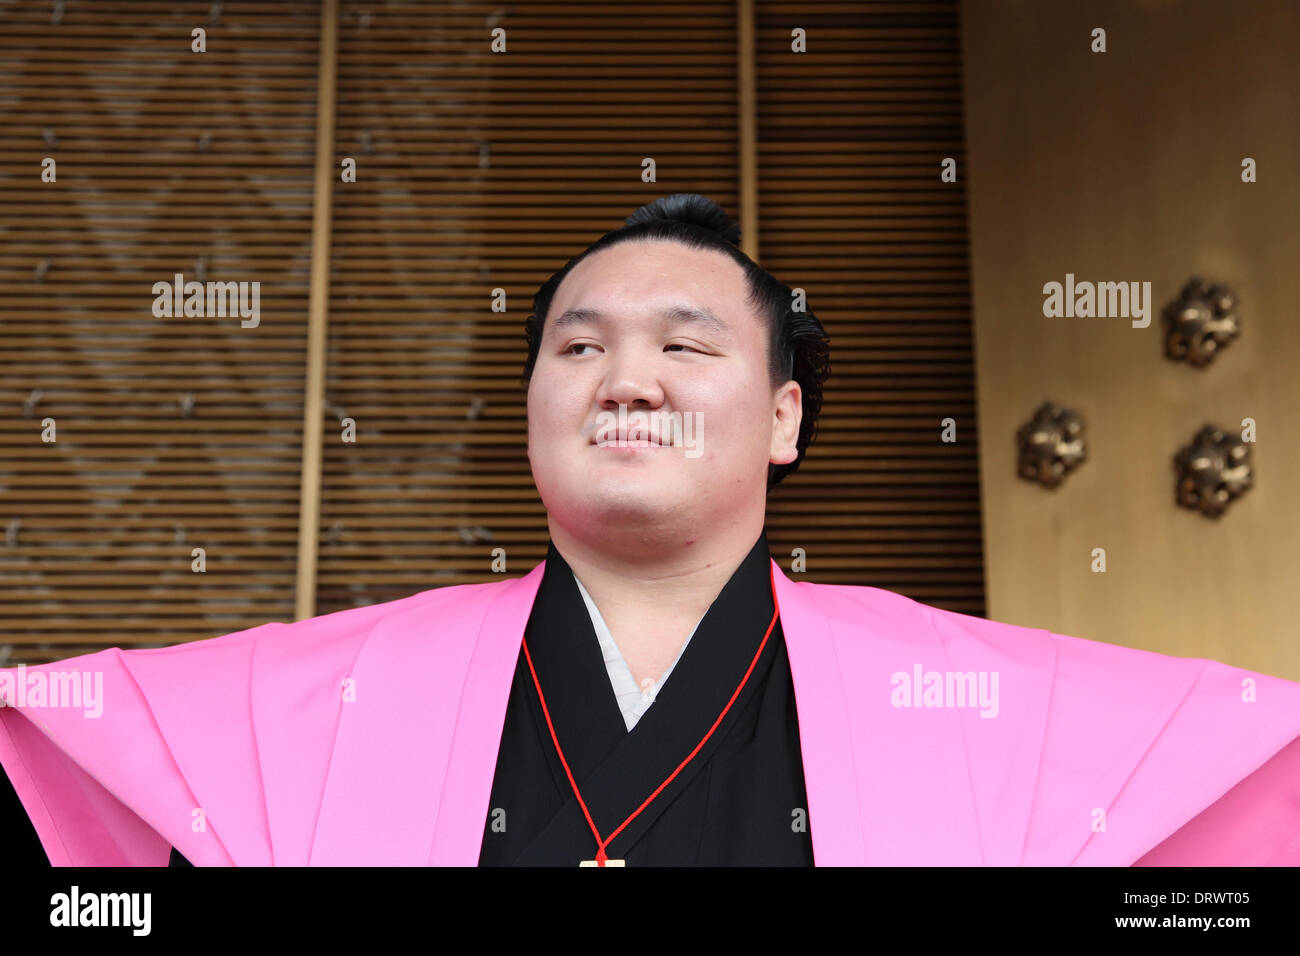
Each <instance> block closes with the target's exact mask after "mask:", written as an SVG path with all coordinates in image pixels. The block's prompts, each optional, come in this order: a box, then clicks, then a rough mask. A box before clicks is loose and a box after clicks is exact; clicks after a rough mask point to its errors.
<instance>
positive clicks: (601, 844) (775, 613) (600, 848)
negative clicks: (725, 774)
mask: <svg viewBox="0 0 1300 956" xmlns="http://www.w3.org/2000/svg"><path fill="white" fill-rule="evenodd" d="M768 573H769V577H770V578H771V582H772V620H771V621H770V622H769V623H768V625H767V633H765V634H764V635H763V640H762V641H760V642H759V645H758V651H757V652H755V654H754V659H753V660H752V661H750V662H749V669H748V670H747V671H745V676H744V677H742V678H741V679H740V683H739V684H738V685H737V686H736V689H735V691H734V692H733V693H732V695H731V699H730V700H728V701H727V706H726V707H723V708H722V713H720V714H718V719H717V720H715V721H714V722H713V726H712V727H710V728H709V732H708V733H706V734H705V735H704V737H703V738H702V739H701V740H700V742H699V743H698V744H696V745H695V749H694V750H692V751H691V752H690V753H689V754H688V755H687V756H686V759H685V760H683V761H682V762H681V763H679V764H678V765H677V769H676V770H674V771H673V772H672V773H670V774H669V775H668V779H667V780H665V781H664V782H663V783H661V784H659V786H658V787H657V788H656V789H655V792H654V793H652V794H650V796H648V797H646V798H645V802H644V803H642V804H641V806H639V807H637V808H636V809H635V810H633V811H632V815H631V816H629V817H628V818H627V819H626V820H624V821H623V822H622V823H621V824H619V827H618V829H617V830H615V831H614V832H613V833H611V834H610V835H609V836H608V837H606V838H605V839H604V840H602V839H601V838H600V831H599V830H597V829H596V824H595V822H594V821H593V820H592V819H591V811H590V810H588V809H587V804H586V801H584V800H583V799H582V793H581V792H580V791H579V790H578V783H577V781H576V780H574V779H573V771H572V770H570V769H569V761H567V760H565V759H564V751H563V750H562V749H561V748H560V739H559V738H558V737H557V736H556V735H555V725H554V724H553V723H551V711H550V709H549V708H548V707H547V706H546V697H545V696H544V695H543V694H542V684H541V682H540V681H539V680H538V679H537V669H536V668H534V667H533V655H532V654H530V653H529V652H528V638H526V637H525V638H524V642H523V643H524V657H525V658H526V659H527V660H528V670H529V672H530V673H531V674H532V675H533V686H535V687H536V688H537V699H538V700H539V701H541V703H542V713H543V714H544V715H545V717H546V726H547V729H549V730H550V732H551V741H552V742H553V743H554V744H555V752H556V753H557V754H559V755H560V763H562V764H563V765H564V772H565V774H567V775H568V778H569V784H570V786H572V787H573V794H574V796H576V797H577V798H578V805H579V806H581V807H582V814H583V816H585V817H586V818H587V825H588V826H589V827H591V832H592V833H593V834H594V835H595V837H596V865H597V866H604V865H605V861H606V860H608V859H609V857H608V856H607V855H606V853H605V847H607V846H609V844H610V843H612V842H613V840H614V837H616V836H618V835H619V834H620V833H622V832H623V828H624V827H626V826H627V825H628V824H629V823H631V822H632V821H633V820H634V819H636V815H637V814H638V813H640V812H641V811H642V810H644V809H645V808H646V807H648V806H649V805H650V802H651V801H652V800H654V798H655V797H657V796H659V794H660V793H662V792H663V789H664V787H666V786H668V784H670V783H672V782H673V779H674V778H675V777H676V776H677V775H678V774H679V773H681V772H682V768H683V767H685V766H686V765H687V764H688V763H690V762H691V760H692V759H693V758H694V757H695V755H696V754H697V753H699V752H700V748H702V747H703V746H704V745H705V744H706V743H707V742H708V739H709V738H710V737H712V736H713V732H714V731H715V730H717V729H718V725H719V724H720V723H722V719H723V718H724V717H726V716H727V711H729V710H730V709H731V705H732V704H734V703H735V702H736V698H737V697H739V696H740V692H741V690H742V689H744V686H745V682H746V681H748V680H749V675H750V674H752V673H753V672H754V667H755V665H757V664H758V659H759V658H760V657H761V656H762V655H763V648H764V647H766V646H767V639H768V637H770V636H771V634H772V628H774V627H776V619H777V617H779V616H780V614H781V605H780V603H779V602H778V601H777V599H776V571H775V569H774V566H772V565H769V567H768Z"/></svg>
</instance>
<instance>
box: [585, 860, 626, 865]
mask: <svg viewBox="0 0 1300 956" xmlns="http://www.w3.org/2000/svg"><path fill="white" fill-rule="evenodd" d="M578 866H600V864H599V863H597V862H596V861H595V860H580V861H578ZM605 866H627V863H626V862H624V861H623V860H610V859H606V860H605Z"/></svg>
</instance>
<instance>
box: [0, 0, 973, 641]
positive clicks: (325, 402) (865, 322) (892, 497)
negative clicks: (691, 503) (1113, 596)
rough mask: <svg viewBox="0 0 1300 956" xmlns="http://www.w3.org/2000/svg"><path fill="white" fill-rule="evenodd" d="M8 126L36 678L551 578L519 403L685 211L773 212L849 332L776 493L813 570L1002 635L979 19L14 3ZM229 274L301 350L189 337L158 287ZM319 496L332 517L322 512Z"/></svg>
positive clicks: (739, 6)
mask: <svg viewBox="0 0 1300 956" xmlns="http://www.w3.org/2000/svg"><path fill="white" fill-rule="evenodd" d="M196 26H202V27H204V28H205V29H207V31H208V34H207V44H208V52H206V53H203V54H197V53H192V52H191V51H190V42H191V37H190V31H191V30H192V29H193V28H194V27H196ZM496 26H500V27H503V28H504V29H505V30H506V40H507V52H506V53H504V54H494V53H492V52H491V51H490V48H489V43H490V31H491V30H492V28H493V27H496ZM331 28H332V29H331ZM795 28H802V29H803V30H805V31H806V32H807V48H808V52H807V53H803V54H796V53H793V52H791V31H792V30H794V29H795ZM335 36H336V37H337V42H336V43H334V42H332V38H333V37H335ZM322 41H324V42H322ZM327 48H328V50H332V51H333V56H330V55H329V54H328V52H326V51H327ZM327 85H328V86H329V87H330V88H331V89H332V90H333V91H334V102H333V104H332V107H333V108H332V109H328V108H327V107H328V106H330V97H329V96H324V97H321V96H319V94H320V93H321V91H322V90H323V89H325V87H326V86H327ZM0 103H3V104H4V108H5V111H6V116H7V117H10V118H11V121H10V122H7V123H6V124H5V125H4V127H3V129H0V202H2V211H0V347H2V348H3V358H0V370H2V371H3V377H2V380H0V403H3V406H4V408H5V410H6V411H5V413H4V415H3V416H2V417H0V495H2V504H0V521H2V522H3V524H4V529H5V539H4V540H3V541H0V615H2V616H3V620H4V628H3V636H2V637H0V641H3V646H2V648H0V655H4V654H6V653H7V654H8V657H7V661H8V662H10V663H16V662H18V661H28V662H36V661H42V660H50V659H55V658H60V657H65V656H69V655H71V654H75V653H82V652H84V651H87V650H93V649H96V648H98V647H103V646H111V645H120V646H158V645H162V644H168V643H173V642H176V641H181V640H192V639H198V638H204V637H212V636H216V635H219V634H223V633H227V632H230V631H234V630H240V629H243V628H246V627H251V626H254V625H256V624H260V623H263V622H264V621H267V620H289V619H291V618H292V617H293V616H294V614H295V607H296V608H297V613H299V614H301V613H302V608H303V606H304V601H303V600H298V601H295V575H296V573H297V572H298V571H299V570H300V569H303V568H306V569H307V571H308V572H309V573H308V574H307V583H308V592H307V593H306V594H305V595H302V596H301V597H303V598H305V603H306V605H307V606H308V607H310V612H309V613H326V612H329V611H333V610H338V609H342V608H346V607H352V606H356V605H360V604H367V603H373V602H376V601H384V600H390V599H393V598H397V597H402V596H405V595H407V594H411V593H414V592H416V591H420V590H424V589H427V588H430V587H437V586H440V585H445V584H459V583H469V582H475V581H486V580H490V579H491V578H492V574H491V572H490V570H489V554H490V552H491V550H492V548H494V547H503V548H505V549H506V552H507V554H508V559H509V562H510V566H509V573H511V574H518V573H524V572H526V571H527V570H528V569H530V568H531V567H533V566H534V565H535V564H536V562H537V561H538V560H540V559H541V558H542V557H543V555H544V554H545V548H546V526H545V513H544V510H543V509H542V507H541V503H540V501H539V500H538V498H537V496H536V492H535V490H534V489H533V486H532V482H531V477H530V474H529V470H528V464H527V458H526V456H525V453H524V435H525V428H524V419H523V414H524V404H523V400H524V394H523V389H522V386H521V385H520V384H519V376H520V373H521V371H522V366H523V360H524V357H525V344H524V338H523V323H524V318H525V317H526V316H527V314H528V312H529V310H530V307H531V299H532V295H533V292H534V291H535V290H536V288H537V286H538V285H539V284H540V283H541V282H542V281H544V280H545V279H546V278H547V277H548V276H549V275H550V274H551V273H552V272H554V271H555V270H556V269H558V268H559V267H561V266H562V265H563V264H564V262H565V261H567V260H568V259H569V258H570V257H571V256H573V255H575V254H577V253H578V252H580V251H581V250H582V249H583V248H584V247H585V246H586V245H587V244H589V243H590V242H591V241H593V240H594V239H596V238H597V237H598V236H599V235H601V234H602V233H603V232H605V231H607V230H609V229H611V228H614V227H616V226H618V225H619V224H621V222H622V220H623V218H624V217H625V216H626V215H628V214H629V213H630V212H631V211H632V210H633V209H635V208H636V207H637V206H638V205H640V204H642V203H644V202H647V201H649V200H651V199H653V198H655V197H657V196H661V195H666V194H668V193H671V192H677V191H692V192H701V193H704V194H706V195H709V196H711V197H712V198H714V199H715V200H717V201H718V202H719V203H721V204H722V205H723V207H724V208H726V209H727V210H728V211H729V212H731V213H732V215H733V216H737V217H738V218H740V219H741V225H742V228H743V229H744V230H745V231H746V232H747V233H754V234H756V236H757V239H758V245H757V253H758V259H759V261H760V262H762V263H763V264H764V265H766V266H767V267H768V268H769V269H771V270H772V271H773V272H775V273H776V274H777V275H778V276H780V277H781V278H782V279H784V280H785V281H786V282H788V283H789V284H790V285H792V286H801V287H803V288H805V289H807V291H808V296H809V304H810V306H811V308H813V309H814V310H815V311H816V312H817V314H818V315H819V316H820V317H821V319H822V320H823V322H824V323H825V324H826V326H827V329H828V330H829V332H830V334H831V337H832V364H833V367H834V375H833V377H832V378H831V380H830V383H829V385H828V388H827V392H826V403H825V409H824V411H823V415H822V432H821V435H820V437H819V439H818V441H817V443H816V444H815V445H814V446H813V448H812V450H811V453H810V455H809V457H808V458H807V460H806V461H805V462H804V464H803V466H802V467H801V469H800V471H799V472H798V473H797V474H796V475H794V476H792V477H791V478H789V479H787V480H786V481H785V482H784V483H783V484H782V486H781V487H780V488H778V490H777V491H776V492H774V494H773V496H772V499H771V502H770V506H769V522H768V530H769V538H770V540H771V542H772V545H773V554H774V556H775V557H776V558H777V559H778V560H780V561H781V562H782V563H783V564H784V565H786V566H787V567H788V566H789V555H790V551H791V549H792V548H795V547H802V548H804V549H806V550H807V552H808V576H809V578H810V579H812V580H817V581H822V582H827V583H841V584H868V585H874V586H877V587H884V588H889V589H892V590H897V591H900V592H903V593H906V594H909V595H911V596H913V597H916V598H918V599H919V600H923V601H926V602H927V603H931V604H934V605H937V606H941V607H948V608H951V609H954V610H960V611H965V612H967V613H974V614H982V613H983V612H984V598H983V571H982V544H981V520H980V490H979V474H978V458H977V452H976V448H977V439H978V428H977V422H976V415H975V394H974V380H973V356H972V335H971V325H970V309H969V289H968V281H967V261H968V252H967V242H966V220H965V197H964V186H963V185H962V184H961V183H958V184H943V183H941V182H940V180H939V164H940V161H941V159H942V158H943V157H947V156H951V157H954V158H955V159H956V160H957V161H958V163H959V166H963V165H964V154H963V131H962V123H961V117H962V88H961V59H960V34H959V25H958V17H957V7H956V3H955V0H953V2H935V3H887V2H867V3H825V4H818V5H816V8H815V11H814V10H813V9H811V8H809V7H808V6H807V5H804V4H797V3H778V2H767V0H754V2H752V4H751V3H750V0H741V2H739V3H736V2H714V3H710V2H699V3H684V2H680V3H675V2H658V3H647V4H638V5H636V6H627V7H618V6H615V7H609V6H608V5H604V4H598V3H581V2H566V3H506V4H493V3H464V4H456V5H450V4H447V5H443V4H426V3H418V2H407V3H398V2H392V3H374V2H371V3H362V2H355V0H342V2H339V3H337V5H336V4H335V3H334V2H332V0H330V2H326V3H324V4H323V5H318V4H316V3H310V2H301V3H295V2H269V0H252V2H245V3H227V4H225V5H224V6H223V8H222V10H221V12H220V13H219V15H218V16H217V17H216V18H215V19H212V17H211V8H210V5H209V4H206V3H191V4H179V5H174V4H155V3H147V2H131V0H126V2H122V3H116V4H113V5H112V7H111V10H110V9H109V5H107V4H105V5H102V6H97V5H69V9H68V10H66V11H65V13H64V14H63V16H62V19H61V21H60V22H57V23H55V22H52V17H51V14H50V11H49V9H48V8H36V7H33V6H32V5H30V4H23V3H18V2H15V0H0ZM322 117H323V118H322ZM321 123H328V124H329V127H328V130H327V131H326V132H328V133H330V134H332V138H333V153H334V155H333V156H332V157H328V161H329V162H328V165H329V167H330V168H332V169H333V175H332V176H331V177H329V179H328V181H329V182H330V183H331V186H330V189H329V191H328V194H327V195H326V196H324V197H322V196H320V195H316V196H315V197H314V196H313V181H314V167H315V164H316V163H317V161H318V159H319V158H320V157H318V155H317V148H318V147H317V143H318V138H317V137H318V134H320V133H321V132H322V129H321V125H320V124H321ZM47 129H48V130H51V131H52V133H53V136H54V142H55V144H56V145H50V142H49V140H47V138H46V134H45V130H47ZM319 142H326V143H328V142H329V137H328V136H327V137H324V138H322V139H321V140H319ZM47 155H48V156H53V157H55V158H56V160H57V162H58V182H57V183H56V184H47V183H42V182H41V181H40V168H41V165H40V164H41V159H42V158H43V157H44V156H47ZM646 156H650V157H653V158H654V159H655V161H656V164H657V173H658V181H657V182H654V183H644V182H642V181H641V160H642V158H643V157H646ZM344 157H351V158H353V159H355V160H356V163H357V181H356V182H355V183H343V182H341V181H340V177H339V175H338V170H339V162H340V161H341V160H342V159H343V158H344ZM314 198H315V199H316V201H317V202H318V203H319V202H320V201H321V200H322V198H324V199H326V200H328V202H327V204H326V205H325V206H323V207H322V206H319V205H318V206H316V207H315V208H317V209H320V208H327V209H328V210H329V213H328V217H327V221H326V222H321V221H319V218H320V217H319V216H318V217H317V221H313V208H314V207H313V199H314ZM745 210H748V211H749V212H748V214H746V213H745ZM324 227H328V228H324ZM313 237H314V239H313ZM323 239H324V241H327V242H328V246H327V247H326V248H327V249H328V259H327V260H326V261H327V262H328V264H329V268H328V273H327V274H326V273H325V272H324V270H322V272H321V274H319V275H318V276H317V279H318V283H317V284H313V283H312V276H311V261H312V248H313V241H315V242H317V243H318V244H320V243H321V242H322V240H323ZM42 263H44V264H45V265H42ZM204 268H205V269H206V275H207V278H210V279H218V280H260V281H261V282H262V320H261V325H260V327H258V328H256V329H245V328H241V327H240V323H239V321H238V319H229V318H226V319H222V318H211V319H209V318H204V319H199V318H188V319H186V318H182V319H155V318H154V317H153V316H152V314H151V311H150V306H151V303H152V299H153V297H152V293H151V292H150V289H151V286H152V283H153V282H156V281H159V280H164V279H169V278H170V277H171V276H172V275H173V274H174V273H175V272H182V273H184V274H185V276H186V278H187V279H188V278H195V277H196V276H195V271H196V269H204ZM494 288H501V289H504V290H505V293H506V296H507V303H508V307H507V310H506V311H505V312H493V311H492V310H491V295H492V290H493V289H494ZM313 289H318V290H320V291H319V292H318V293H317V294H318V296H319V300H318V301H319V304H318V306H317V308H319V309H320V310H321V313H322V315H324V314H325V312H326V307H327V316H328V322H327V323H325V324H324V326H323V331H324V333H325V339H324V344H325V351H324V366H323V388H322V394H321V396H320V399H319V405H317V404H316V400H315V399H314V398H313V396H312V392H311V390H310V389H309V388H307V389H305V388H304V382H305V380H307V378H308V375H307V371H308V368H307V365H308V355H309V351H308V346H307V342H308V334H309V332H308V330H309V325H310V323H309V320H308V314H309V311H310V309H311V308H312V305H311V295H312V291H311V290H313ZM46 416H49V417H52V418H54V419H55V420H56V423H57V428H58V441H57V442H56V443H54V444H46V443H43V442H42V441H41V425H40V423H41V420H42V419H43V418H44V417H46ZM304 416H305V417H306V420H307V422H308V423H312V422H314V421H319V425H320V428H321V432H322V441H321V443H320V445H319V446H318V451H319V460H320V464H319V467H317V466H315V465H314V464H313V460H314V459H313V456H312V455H311V454H308V455H306V456H304V454H303V452H304V448H303V435H304ZM949 416H950V417H953V418H955V419H956V420H957V422H958V428H959V436H960V440H959V441H958V442H957V443H955V444H945V443H943V442H941V441H940V440H939V433H940V420H941V419H942V418H944V417H949ZM344 419H350V420H352V421H353V422H354V423H355V429H356V441H355V443H347V442H344V441H342V440H341V437H340V436H341V430H342V426H341V422H342V421H343V420H344ZM308 434H310V431H308ZM307 450H308V451H309V452H310V451H311V450H312V449H311V448H310V447H309V448H308V449H307ZM304 461H306V462H307V463H308V464H307V470H308V473H307V474H306V475H305V476H304V475H303V467H304V465H303V462H304ZM315 482H319V486H318V487H319V495H320V502H321V504H320V513H319V526H318V527H317V528H313V527H312V526H311V523H310V521H308V522H307V523H306V524H305V525H304V524H303V523H302V521H301V519H300V516H299V502H300V495H301V494H302V489H303V487H308V488H311V487H312V486H313V483H315ZM308 510H310V508H309V509H308ZM304 528H305V533H306V537H307V538H308V540H309V542H310V543H311V545H313V546H314V547H313V549H312V550H314V552H315V553H316V557H315V563H314V564H313V563H312V560H306V561H304V560H303V559H302V556H301V553H300V550H299V547H298V543H297V542H298V537H299V534H300V531H302V530H303V529H304ZM195 546H201V547H204V548H205V549H206V553H207V571H206V572H205V573H203V574H196V573H193V572H192V571H191V561H192V557H191V549H192V548H193V547H195Z"/></svg>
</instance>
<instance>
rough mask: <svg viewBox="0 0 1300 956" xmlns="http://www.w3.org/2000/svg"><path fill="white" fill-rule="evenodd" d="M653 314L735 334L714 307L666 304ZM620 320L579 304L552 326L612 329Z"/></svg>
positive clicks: (667, 322)
mask: <svg viewBox="0 0 1300 956" xmlns="http://www.w3.org/2000/svg"><path fill="white" fill-rule="evenodd" d="M650 316H651V318H653V319H657V320H659V322H660V323H662V324H664V325H696V326H698V327H700V328H702V329H706V330H708V331H709V332H712V333H713V334H714V335H720V336H732V335H734V334H735V333H734V330H733V329H732V327H731V324H730V323H728V322H727V321H726V320H725V319H722V318H720V317H719V316H718V315H717V314H715V313H714V311H713V310H712V309H710V308H708V307H707V306H703V305H696V304H694V303H689V302H669V303H665V304H663V305H661V306H659V307H658V308H656V309H653V310H651V313H650ZM619 321H620V317H619V316H618V315H617V314H615V313H613V312H609V311H606V310H603V309H599V308H593V307H590V306H584V305H577V306H574V307H572V308H569V309H565V310H564V311H563V312H561V313H560V314H559V315H557V316H556V317H555V318H554V319H553V320H551V323H550V325H551V327H552V328H553V329H554V330H555V332H556V333H557V334H558V333H560V332H562V331H563V330H565V329H569V328H574V327H576V326H582V325H590V326H594V327H596V328H608V327H609V326H610V325H611V324H615V323H617V322H619Z"/></svg>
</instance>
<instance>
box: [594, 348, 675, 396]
mask: <svg viewBox="0 0 1300 956" xmlns="http://www.w3.org/2000/svg"><path fill="white" fill-rule="evenodd" d="M596 397H597V400H598V401H599V402H600V404H602V405H605V404H616V405H628V406H632V405H635V404H636V403H638V402H640V403H642V404H646V405H650V406H651V407H654V406H658V405H660V404H662V403H663V398H664V393H663V386H662V385H661V384H660V382H659V375H658V372H657V371H656V369H655V368H654V366H653V363H651V362H649V361H647V360H646V357H645V356H636V355H631V354H625V355H622V356H618V357H614V358H611V360H610V362H609V364H608V365H607V366H606V369H605V377H604V378H603V379H602V380H601V384H600V390H599V393H598V394H597V396H596Z"/></svg>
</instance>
